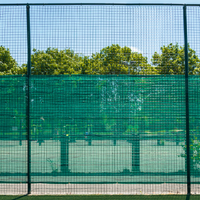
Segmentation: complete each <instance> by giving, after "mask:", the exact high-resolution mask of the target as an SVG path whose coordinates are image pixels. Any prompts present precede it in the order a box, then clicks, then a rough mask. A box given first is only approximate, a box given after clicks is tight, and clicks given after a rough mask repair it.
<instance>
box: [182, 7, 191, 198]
mask: <svg viewBox="0 0 200 200" xmlns="http://www.w3.org/2000/svg"><path fill="white" fill-rule="evenodd" d="M186 8H187V7H186V5H185V4H184V6H183V21H184V44H185V100H186V146H187V149H186V152H187V155H186V160H187V194H188V195H190V193H191V182H190V129H189V95H188V41H187V12H186Z"/></svg>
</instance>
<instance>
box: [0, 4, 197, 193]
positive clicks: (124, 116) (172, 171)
mask: <svg viewBox="0 0 200 200" xmlns="http://www.w3.org/2000/svg"><path fill="white" fill-rule="evenodd" d="M198 16H199V8H198V7H187V19H188V24H187V25H188V43H189V51H188V56H189V75H190V76H189V108H190V118H189V119H190V140H191V141H190V144H191V145H192V146H191V147H190V161H191V163H190V166H191V173H190V176H191V182H192V193H198V192H199V191H198V184H199V180H198V179H199V132H198V130H199V125H198V121H199V119H198V111H199V104H198V97H199V87H198V85H199V76H198V74H199V67H200V60H199V56H200V55H199V54H200V52H199V46H198V36H199V25H198V22H199V18H198ZM26 20H27V19H26V7H25V6H17V7H14V6H13V7H10V6H8V7H5V6H1V7H0V22H1V23H0V24H1V25H0V30H1V33H0V38H1V45H2V46H1V47H0V67H1V68H0V75H2V76H0V88H1V90H0V102H1V108H0V118H1V124H0V130H1V132H0V143H1V145H0V148H1V154H0V155H1V160H2V162H1V163H0V174H1V176H0V193H2V194H14V193H26V192H27V181H28V179H27V176H28V157H27V156H28V152H27V149H28V145H30V146H29V147H30V150H31V155H30V158H31V164H30V172H31V173H30V176H31V187H32V189H31V190H32V193H33V194H54V193H56V194H162V193H165V194H171V193H176V194H177V193H183V194H185V193H187V173H188V172H187V159H186V158H187V154H186V146H185V145H186V96H185V83H186V79H185V54H184V29H183V27H184V23H183V6H108V5H107V6H94V5H88V6H74V5H71V6H69V5H68V6H66V5H59V6H36V5H35V6H34V5H32V6H30V33H31V71H32V73H31V76H30V78H29V77H28V76H26V73H27V33H26V31H27V28H28V27H27V25H26ZM5 75H7V76H5ZM27 81H29V90H28V88H27ZM28 91H29V95H30V96H29V97H30V98H29V99H28V100H29V101H27V98H28V95H27V92H28ZM27 106H29V107H30V112H29V116H27ZM28 117H29V119H30V126H29V139H30V142H29V144H28V141H27V138H28V137H27V136H28V135H27V134H28V130H27V118H28Z"/></svg>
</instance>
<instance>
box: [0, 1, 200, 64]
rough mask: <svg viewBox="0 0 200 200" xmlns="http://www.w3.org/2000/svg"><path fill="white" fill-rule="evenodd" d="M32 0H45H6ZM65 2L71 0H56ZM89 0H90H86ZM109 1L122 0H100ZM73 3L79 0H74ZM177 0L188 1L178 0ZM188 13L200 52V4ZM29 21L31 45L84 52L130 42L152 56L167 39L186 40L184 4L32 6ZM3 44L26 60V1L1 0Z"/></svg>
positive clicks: (0, 41) (190, 31)
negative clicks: (17, 4) (18, 4)
mask: <svg viewBox="0 0 200 200" xmlns="http://www.w3.org/2000/svg"><path fill="white" fill-rule="evenodd" d="M2 2H3V1H1V0H0V3H2ZM27 2H28V3H36V2H39V3H41V0H40V1H37V0H34V1H28V0H26V1H23V0H19V1H17V2H16V1H11V0H7V1H6V3H27ZM54 2H55V1H51V0H48V1H45V0H43V3H54ZM62 2H64V3H71V2H70V1H66V0H65V1H62V0H57V1H56V3H62ZM88 2H91V1H82V3H88ZM104 2H105V3H109V2H110V3H113V2H115V3H120V1H117V0H115V1H101V3H104ZM129 2H131V1H126V3H129ZM142 2H145V3H150V2H149V1H140V3H142ZM152 2H155V3H156V2H158V1H151V3H152ZM165 2H166V3H170V2H169V1H165ZM3 3H5V1H4V2H3ZM73 3H80V1H76V0H74V1H73ZM124 3H125V2H124ZM163 3H164V2H163ZM173 3H183V2H182V1H178V0H176V1H173ZM185 3H199V2H197V1H188V2H187V1H185ZM187 13H188V16H187V20H188V42H189V44H190V46H191V48H192V49H194V50H195V51H196V52H197V54H198V55H199V57H200V7H188V9H187ZM30 22H31V23H30V24H31V49H32V50H33V49H34V48H35V49H37V50H44V51H45V50H46V49H47V48H49V47H51V48H58V49H59V50H61V49H68V48H70V49H72V50H73V51H74V52H75V53H78V54H80V55H81V54H82V55H86V56H91V55H92V53H96V52H100V50H101V49H103V48H104V47H107V46H111V45H112V44H119V45H120V46H121V47H124V46H127V47H130V48H131V50H132V51H133V52H139V53H142V54H143V56H145V57H147V58H148V61H149V62H150V61H151V58H152V55H153V54H154V52H158V53H160V47H162V46H163V45H168V44H169V43H173V44H176V43H178V44H179V45H181V46H183V45H184V34H183V33H184V31H183V8H182V6H117V5H115V6H31V10H30ZM0 45H3V46H4V47H6V48H9V49H10V52H11V55H12V56H13V57H14V58H15V59H16V61H17V62H18V64H19V65H21V64H23V63H26V62H27V29H26V8H25V6H15V7H10V6H0ZM32 53H33V52H32Z"/></svg>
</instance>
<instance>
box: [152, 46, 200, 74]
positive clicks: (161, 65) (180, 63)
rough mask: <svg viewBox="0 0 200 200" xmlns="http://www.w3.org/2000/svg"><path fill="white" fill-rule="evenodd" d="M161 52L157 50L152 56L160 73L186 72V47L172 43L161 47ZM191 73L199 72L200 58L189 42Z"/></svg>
mask: <svg viewBox="0 0 200 200" xmlns="http://www.w3.org/2000/svg"><path fill="white" fill-rule="evenodd" d="M160 50H161V52H162V53H161V54H158V53H157V52H155V53H154V55H153V56H152V63H153V65H154V66H156V69H157V72H158V74H173V75H175V74H179V75H180V74H184V73H185V52H184V47H181V46H179V45H178V44H175V45H173V44H172V43H170V44H169V45H168V46H165V45H164V46H163V47H161V48H160ZM188 58H189V60H188V63H189V74H190V75H192V74H199V72H200V59H199V58H198V56H197V55H196V52H195V51H194V50H193V49H191V48H190V46H189V44H188Z"/></svg>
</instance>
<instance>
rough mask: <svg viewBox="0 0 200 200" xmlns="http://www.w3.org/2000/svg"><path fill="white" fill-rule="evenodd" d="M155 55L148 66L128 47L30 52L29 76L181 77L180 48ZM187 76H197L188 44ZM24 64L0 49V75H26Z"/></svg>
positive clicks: (199, 69)
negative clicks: (90, 51)
mask: <svg viewBox="0 0 200 200" xmlns="http://www.w3.org/2000/svg"><path fill="white" fill-rule="evenodd" d="M160 50H161V53H160V54H159V53H157V52H155V53H154V54H153V56H152V59H151V64H150V63H148V58H147V57H145V56H143V55H142V53H139V52H133V51H131V48H129V47H127V46H124V47H120V46H119V45H118V44H112V45H111V46H107V47H105V48H103V49H101V50H100V52H97V53H93V54H92V55H91V56H90V57H89V56H82V55H79V54H77V53H74V51H73V50H71V49H65V50H58V49H56V48H47V50H46V51H42V50H37V49H33V54H32V55H31V74H32V75H59V74H88V75H89V74H92V75H106V74H132V75H135V74H141V75H142V74H144V75H149V74H172V75H176V74H179V75H180V74H184V73H185V64H184V63H185V54H184V46H183V47H182V46H179V45H178V44H175V45H174V44H172V43H170V44H169V45H167V46H165V45H163V46H162V47H161V48H160ZM188 56H189V62H188V63H189V74H190V75H193V74H200V59H199V58H198V55H196V52H195V51H194V50H193V49H192V48H190V46H189V45H188ZM26 72H27V64H22V65H21V66H19V65H18V64H17V62H16V61H15V59H14V58H13V57H12V56H11V54H10V51H9V49H6V48H5V47H3V46H0V75H12V74H26Z"/></svg>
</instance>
